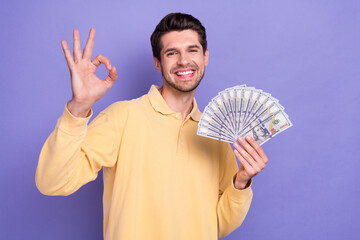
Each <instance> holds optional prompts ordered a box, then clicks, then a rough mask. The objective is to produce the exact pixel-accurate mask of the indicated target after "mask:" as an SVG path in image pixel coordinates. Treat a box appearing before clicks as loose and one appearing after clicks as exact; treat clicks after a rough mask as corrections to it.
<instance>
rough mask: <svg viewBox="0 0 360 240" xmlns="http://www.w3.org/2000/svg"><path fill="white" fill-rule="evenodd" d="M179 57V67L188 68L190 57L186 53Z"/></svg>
mask: <svg viewBox="0 0 360 240" xmlns="http://www.w3.org/2000/svg"><path fill="white" fill-rule="evenodd" d="M178 56H179V57H178V64H179V65H183V66H186V65H187V64H188V63H189V57H188V56H187V54H186V53H180V54H179V55H178Z"/></svg>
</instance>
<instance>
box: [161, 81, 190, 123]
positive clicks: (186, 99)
mask: <svg viewBox="0 0 360 240" xmlns="http://www.w3.org/2000/svg"><path fill="white" fill-rule="evenodd" d="M160 93H161V95H162V97H163V98H164V100H165V102H166V103H167V105H168V106H169V107H170V109H171V110H173V111H174V112H179V113H181V117H182V121H185V119H186V117H187V115H189V113H190V112H191V110H192V108H193V99H194V96H195V90H194V91H191V92H180V91H178V90H176V89H173V88H172V87H170V86H167V85H166V84H164V85H163V86H162V87H161V88H160Z"/></svg>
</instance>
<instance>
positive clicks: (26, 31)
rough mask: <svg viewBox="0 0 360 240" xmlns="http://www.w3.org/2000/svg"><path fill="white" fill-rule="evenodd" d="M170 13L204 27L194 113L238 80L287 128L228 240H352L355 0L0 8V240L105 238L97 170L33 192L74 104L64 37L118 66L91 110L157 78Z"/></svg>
mask: <svg viewBox="0 0 360 240" xmlns="http://www.w3.org/2000/svg"><path fill="white" fill-rule="evenodd" d="M178 11H180V12H185V13H190V14H192V15H194V16H195V17H197V18H199V19H200V20H201V21H202V23H203V24H204V25H205V27H206V29H207V34H208V47H209V51H210V59H209V66H208V67H207V68H206V74H205V77H204V79H203V81H202V83H201V84H200V86H199V88H198V91H197V93H196V98H197V101H198V104H199V107H200V109H201V110H203V109H204V107H205V106H206V105H207V103H208V102H209V101H210V99H211V98H212V97H213V96H215V95H216V94H217V93H218V92H219V91H221V90H223V89H225V88H227V87H232V86H235V85H238V84H243V83H246V84H247V85H248V86H254V87H257V88H261V89H263V90H264V91H266V92H269V93H271V94H272V95H273V96H275V97H277V98H278V99H280V103H281V104H282V105H283V106H284V107H285V108H286V112H287V113H288V115H289V116H290V118H291V120H292V122H293V124H294V127H292V128H290V129H289V130H287V131H285V132H284V133H282V134H279V135H278V136H276V137H275V138H274V139H272V140H271V141H269V142H267V143H266V144H264V145H263V148H264V150H265V151H266V153H267V155H268V157H269V159H270V161H269V164H268V166H267V168H266V169H265V170H264V171H263V172H261V173H260V174H259V175H258V176H256V177H255V178H254V184H253V191H254V198H253V203H252V205H251V208H250V211H249V214H248V216H247V218H246V219H245V221H244V223H243V225H242V226H241V227H240V228H238V229H237V230H235V231H234V232H233V233H232V234H231V235H229V236H228V237H226V238H224V239H227V240H230V239H252V240H257V239H274V240H275V239H276V240H279V239H280V240H281V239H296V240H297V239H299V240H300V239H301V240H303V239H318V240H320V239H326V240H332V239H359V234H360V228H359V220H358V219H359V218H358V216H359V215H360V209H359V197H360V191H359V189H360V187H359V183H360V177H359V173H358V171H359V169H360V163H359V160H360V158H359V156H358V155H359V153H358V147H359V143H360V131H359V129H360V128H359V127H358V122H357V120H358V119H359V117H360V110H359V109H360V108H359V106H358V105H359V103H360V94H359V88H360V81H359V80H360V79H359V74H360V71H359V66H360V1H358V0H337V1H336V0H297V1H295V0H273V1H269V0H252V1H251V0H239V1H215V0H211V1H194V0H182V1H165V0H154V1H145V0H144V1H130V0H127V1H125V0H122V1H115V0H108V1H94V0H89V1H80V0H72V1H69V0H62V1H35V0H34V1H25V0H22V1H21V0H13V1H2V2H1V5H0V20H1V21H0V31H1V32H0V35H1V38H0V46H1V47H0V56H1V58H0V79H1V81H0V89H1V93H0V112H1V117H0V133H1V138H0V147H1V150H0V161H1V166H2V171H1V175H0V187H1V198H0V199H1V204H0V213H1V214H0V239H55V240H56V239H101V238H102V202H101V201H102V190H103V188H102V175H101V174H100V175H99V177H98V178H97V180H95V181H94V182H91V183H89V184H87V185H85V186H84V187H82V188H81V189H80V190H79V191H78V192H76V193H75V194H73V195H71V196H68V197H48V196H43V195H41V194H40V192H39V191H38V190H37V189H36V186H35V181H34V175H35V170H36V166H37V161H38V156H39V153H40V150H41V147H42V145H43V143H44V141H45V140H46V138H47V136H48V135H49V134H50V132H51V131H52V130H53V128H54V127H55V124H56V121H57V118H58V117H60V115H61V114H62V111H63V109H64V106H65V104H66V102H67V101H68V100H69V99H70V97H71V88H70V76H69V72H68V69H67V66H66V62H65V59H64V57H63V52H62V50H61V45H60V40H61V39H65V40H67V42H68V43H69V45H72V30H73V29H74V28H78V29H79V30H80V37H81V42H82V47H83V46H84V44H85V41H86V38H87V35H88V31H89V29H90V27H95V28H96V30H97V33H96V39H95V46H94V53H93V56H96V55H97V54H103V55H105V56H107V57H108V58H110V59H111V61H112V64H113V65H114V66H116V68H117V70H118V73H119V78H118V80H117V82H116V83H115V85H114V86H113V88H112V89H111V90H110V91H109V92H108V93H107V94H106V95H105V96H104V98H102V99H101V100H100V101H99V102H97V103H96V104H95V106H94V112H95V115H96V114H98V113H99V112H100V111H101V110H102V109H104V108H105V107H106V106H108V105H109V104H111V103H112V102H114V101H119V100H125V99H132V98H136V97H138V96H140V95H143V94H145V93H147V91H148V89H149V87H150V85H151V84H157V85H159V84H161V75H160V74H159V73H157V71H156V70H155V68H154V66H153V62H152V52H151V47H150V40H149V38H150V35H151V33H152V31H153V30H154V28H155V26H156V24H157V23H158V22H159V21H160V19H161V18H162V17H163V16H165V15H166V14H167V13H169V12H178ZM99 75H100V76H103V77H104V76H106V71H105V68H104V67H103V66H102V67H101V68H100V69H99ZM164 194H166V193H164ZM184 231H186V230H185V229H184Z"/></svg>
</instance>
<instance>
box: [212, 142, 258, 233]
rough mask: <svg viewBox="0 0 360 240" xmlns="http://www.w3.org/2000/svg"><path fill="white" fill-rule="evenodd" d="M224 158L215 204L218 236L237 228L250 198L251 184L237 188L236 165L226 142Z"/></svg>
mask: <svg viewBox="0 0 360 240" xmlns="http://www.w3.org/2000/svg"><path fill="white" fill-rule="evenodd" d="M224 155H225V157H224V159H221V163H220V181H219V201H218V204H217V218H218V233H219V238H221V237H225V236H227V235H229V234H230V233H231V232H232V231H234V230H235V229H236V228H238V227H239V226H240V225H241V224H242V222H243V221H244V219H245V216H246V214H247V212H248V211H249V208H250V203H251V200H252V195H253V193H252V190H251V184H250V186H249V187H247V188H245V189H243V190H238V189H236V188H235V186H234V183H233V179H234V176H235V175H236V173H237V171H238V170H239V169H238V165H237V162H236V158H235V155H234V154H233V151H232V149H231V147H230V145H229V144H227V147H226V151H225V154H224Z"/></svg>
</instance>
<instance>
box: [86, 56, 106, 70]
mask: <svg viewBox="0 0 360 240" xmlns="http://www.w3.org/2000/svg"><path fill="white" fill-rule="evenodd" d="M91 62H92V63H93V64H94V65H95V66H96V67H98V66H100V64H102V63H103V64H105V67H106V69H107V70H109V71H110V70H111V62H110V60H109V59H108V58H107V57H104V56H102V55H97V56H96V57H95V58H94V59H93V60H92V61H91Z"/></svg>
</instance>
